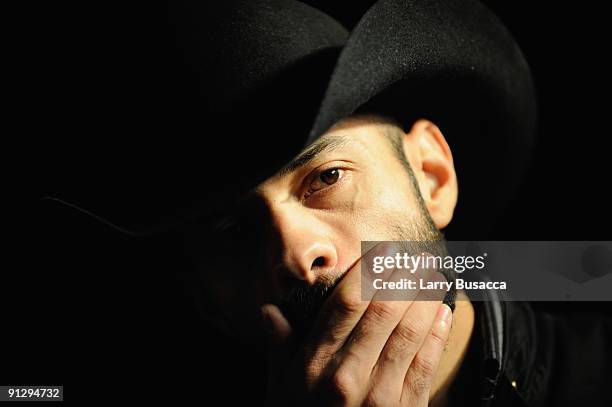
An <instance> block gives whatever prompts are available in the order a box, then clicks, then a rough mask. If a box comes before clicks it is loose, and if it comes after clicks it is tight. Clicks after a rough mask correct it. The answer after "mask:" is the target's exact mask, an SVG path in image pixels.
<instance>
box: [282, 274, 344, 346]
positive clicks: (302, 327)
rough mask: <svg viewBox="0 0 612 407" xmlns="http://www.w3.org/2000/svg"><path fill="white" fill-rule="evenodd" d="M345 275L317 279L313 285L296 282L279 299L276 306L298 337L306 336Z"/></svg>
mask: <svg viewBox="0 0 612 407" xmlns="http://www.w3.org/2000/svg"><path fill="white" fill-rule="evenodd" d="M345 273H346V272H343V273H339V274H337V275H335V277H327V278H323V279H318V280H317V281H316V282H315V283H314V284H308V283H306V282H304V281H296V282H294V283H293V286H292V287H291V288H290V289H289V290H288V292H287V293H286V294H285V295H284V297H283V298H282V299H281V301H280V302H279V304H278V306H279V308H280V309H281V311H282V312H283V314H284V315H285V316H286V317H287V319H288V321H289V323H290V324H291V326H292V329H293V330H294V332H295V333H296V334H297V336H298V337H302V336H304V335H306V334H307V332H308V330H309V329H310V327H311V326H312V324H313V323H314V320H315V318H316V317H317V314H318V313H319V310H320V309H321V307H322V306H323V304H324V303H325V301H326V300H327V299H328V298H329V296H330V295H331V293H332V292H333V291H334V289H335V288H336V286H337V285H338V284H339V283H340V281H341V280H342V277H343V276H344V274H345ZM332 275H333V273H332Z"/></svg>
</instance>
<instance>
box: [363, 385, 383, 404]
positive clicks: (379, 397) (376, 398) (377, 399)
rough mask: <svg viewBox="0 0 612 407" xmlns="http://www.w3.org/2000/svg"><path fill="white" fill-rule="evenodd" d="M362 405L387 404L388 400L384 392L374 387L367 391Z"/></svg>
mask: <svg viewBox="0 0 612 407" xmlns="http://www.w3.org/2000/svg"><path fill="white" fill-rule="evenodd" d="M363 405H364V406H368V407H377V406H388V405H389V402H388V400H387V398H386V397H385V394H384V392H383V391H382V390H380V389H379V388H378V387H376V388H374V389H372V390H371V391H370V392H369V393H368V395H367V396H366V399H365V400H364V403H363Z"/></svg>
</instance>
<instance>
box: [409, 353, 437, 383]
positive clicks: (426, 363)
mask: <svg viewBox="0 0 612 407" xmlns="http://www.w3.org/2000/svg"><path fill="white" fill-rule="evenodd" d="M414 369H415V373H416V376H417V377H420V378H422V379H423V380H426V381H428V380H430V379H431V378H432V377H433V375H434V374H435V372H436V363H435V361H434V360H432V359H431V358H428V357H422V356H419V355H418V354H417V355H416V356H415V358H414Z"/></svg>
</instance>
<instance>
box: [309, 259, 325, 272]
mask: <svg viewBox="0 0 612 407" xmlns="http://www.w3.org/2000/svg"><path fill="white" fill-rule="evenodd" d="M324 265H325V258H324V257H322V256H319V257H317V258H316V259H314V261H313V262H312V266H311V269H313V268H315V267H323V266H324Z"/></svg>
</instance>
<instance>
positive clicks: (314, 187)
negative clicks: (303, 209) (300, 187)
mask: <svg viewBox="0 0 612 407" xmlns="http://www.w3.org/2000/svg"><path fill="white" fill-rule="evenodd" d="M343 172H344V171H343V170H341V169H340V168H330V169H328V170H325V171H321V172H320V173H319V174H318V175H317V177H316V178H315V179H314V180H313V181H312V183H311V184H310V188H309V189H308V193H309V194H310V193H312V192H316V191H318V190H320V189H323V188H325V187H328V186H330V185H333V184H335V183H336V182H338V180H339V179H340V178H341V177H342V175H343Z"/></svg>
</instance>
